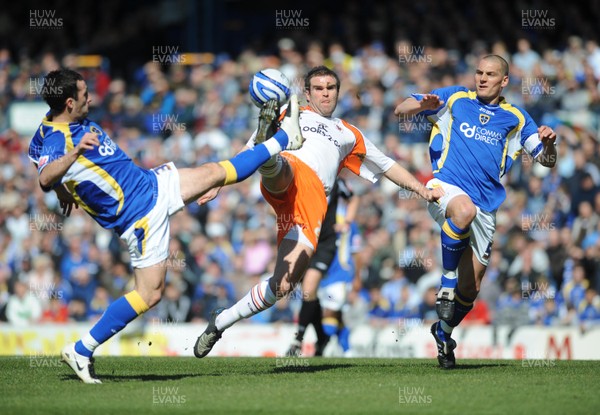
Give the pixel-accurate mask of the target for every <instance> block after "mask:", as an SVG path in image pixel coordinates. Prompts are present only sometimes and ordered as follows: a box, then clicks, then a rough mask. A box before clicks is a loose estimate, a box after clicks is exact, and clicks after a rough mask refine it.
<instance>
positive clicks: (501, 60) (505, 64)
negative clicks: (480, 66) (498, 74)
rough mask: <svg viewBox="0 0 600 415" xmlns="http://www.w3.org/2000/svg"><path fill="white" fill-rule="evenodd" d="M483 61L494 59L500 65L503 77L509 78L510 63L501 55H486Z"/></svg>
mask: <svg viewBox="0 0 600 415" xmlns="http://www.w3.org/2000/svg"><path fill="white" fill-rule="evenodd" d="M481 59H482V60H483V59H486V60H487V59H492V60H495V61H496V62H498V63H499V64H500V69H501V70H502V76H508V62H506V59H504V58H503V57H502V56H500V55H485V56H484V57H483V58H481Z"/></svg>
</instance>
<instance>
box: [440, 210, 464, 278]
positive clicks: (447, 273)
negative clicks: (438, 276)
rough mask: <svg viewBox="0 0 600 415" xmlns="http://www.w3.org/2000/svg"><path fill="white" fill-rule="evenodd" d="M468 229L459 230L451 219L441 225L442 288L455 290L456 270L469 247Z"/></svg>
mask: <svg viewBox="0 0 600 415" xmlns="http://www.w3.org/2000/svg"><path fill="white" fill-rule="evenodd" d="M470 231H471V230H470V228H469V227H467V228H465V229H461V228H459V227H458V226H456V225H455V224H454V223H453V222H452V219H450V218H448V219H446V222H444V224H443V225H442V235H441V236H442V267H443V268H444V275H443V276H442V287H450V288H456V281H457V275H456V269H457V268H458V263H459V262H460V257H461V256H462V254H463V252H464V251H465V249H467V246H469V239H470V235H471V232H470Z"/></svg>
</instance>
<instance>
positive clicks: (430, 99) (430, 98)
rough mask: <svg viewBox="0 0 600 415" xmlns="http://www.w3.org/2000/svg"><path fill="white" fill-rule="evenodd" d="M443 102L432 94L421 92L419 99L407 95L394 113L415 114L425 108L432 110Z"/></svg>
mask: <svg viewBox="0 0 600 415" xmlns="http://www.w3.org/2000/svg"><path fill="white" fill-rule="evenodd" d="M443 104H444V101H442V100H441V99H440V97H438V96H437V95H434V94H423V96H422V99H421V100H417V99H415V98H413V97H408V98H406V99H405V100H404V101H402V102H401V103H400V104H398V106H397V107H396V109H394V114H395V115H415V114H418V113H420V112H421V111H425V110H434V109H436V108H438V107H440V106H441V105H443Z"/></svg>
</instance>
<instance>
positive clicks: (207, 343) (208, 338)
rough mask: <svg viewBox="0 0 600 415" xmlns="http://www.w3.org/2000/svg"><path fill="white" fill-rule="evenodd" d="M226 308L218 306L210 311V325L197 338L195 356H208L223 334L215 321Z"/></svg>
mask: <svg viewBox="0 0 600 415" xmlns="http://www.w3.org/2000/svg"><path fill="white" fill-rule="evenodd" d="M223 310H225V309H224V308H217V309H215V310H213V312H212V313H210V319H209V320H208V326H207V327H206V330H204V333H202V334H201V335H200V337H198V339H197V340H196V344H195V345H194V356H196V357H197V358H199V359H201V358H203V357H204V356H206V355H207V354H208V353H210V351H211V350H212V348H213V346H214V345H215V343H217V341H219V339H220V338H221V335H222V334H223V332H222V331H219V330H218V329H217V326H216V324H215V321H216V320H217V316H218V315H219V314H221V313H222V312H223Z"/></svg>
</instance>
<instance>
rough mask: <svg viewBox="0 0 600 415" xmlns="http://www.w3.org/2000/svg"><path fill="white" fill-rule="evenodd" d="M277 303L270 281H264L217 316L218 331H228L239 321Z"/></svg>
mask: <svg viewBox="0 0 600 415" xmlns="http://www.w3.org/2000/svg"><path fill="white" fill-rule="evenodd" d="M276 301H277V297H276V296H275V294H273V291H271V288H270V287H269V280H266V281H262V282H260V283H258V284H256V285H255V286H254V287H252V288H251V289H250V291H249V292H248V294H246V295H245V296H244V298H242V299H241V300H240V301H238V302H237V303H235V304H234V305H233V306H231V307H229V308H228V309H226V310H224V311H223V312H222V313H221V314H219V315H218V316H217V319H216V320H215V325H216V326H217V330H219V331H222V330H225V329H228V328H229V327H231V326H233V325H234V324H235V323H237V322H238V321H240V320H242V319H244V318H248V317H250V316H253V315H255V314H258V313H260V312H261V311H264V310H266V309H267V308H269V307H271V306H272V305H273V304H275V302H276Z"/></svg>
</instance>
